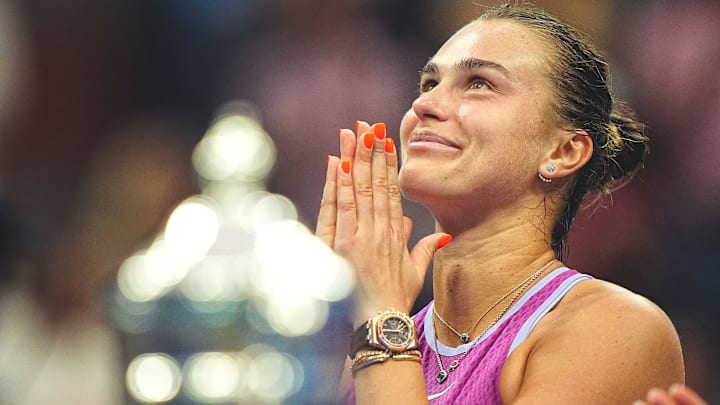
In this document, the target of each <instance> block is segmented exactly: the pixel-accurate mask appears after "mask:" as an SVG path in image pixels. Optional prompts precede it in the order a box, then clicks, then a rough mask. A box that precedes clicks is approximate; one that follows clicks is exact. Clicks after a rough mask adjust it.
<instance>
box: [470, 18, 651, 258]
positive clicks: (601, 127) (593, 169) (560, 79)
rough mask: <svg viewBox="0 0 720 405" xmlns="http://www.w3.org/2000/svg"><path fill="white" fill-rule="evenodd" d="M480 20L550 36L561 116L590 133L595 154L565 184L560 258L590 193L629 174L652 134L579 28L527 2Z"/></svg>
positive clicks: (557, 241) (556, 241)
mask: <svg viewBox="0 0 720 405" xmlns="http://www.w3.org/2000/svg"><path fill="white" fill-rule="evenodd" d="M478 20H483V21H488V20H510V21H514V22H516V23H520V24H522V25H524V26H526V27H529V28H531V29H532V30H534V31H535V32H536V33H538V34H540V35H541V36H542V37H544V38H546V39H548V40H549V43H550V44H551V45H552V48H553V51H554V54H553V55H552V56H551V57H550V58H548V59H547V60H548V63H549V64H550V72H551V75H553V77H552V79H553V83H555V89H554V91H555V97H554V99H555V101H554V103H553V104H554V105H553V108H554V111H555V113H556V114H557V118H559V120H560V122H564V123H569V124H570V125H572V126H573V127H574V128H576V129H582V130H585V131H586V132H587V133H588V135H589V136H590V137H591V138H592V142H593V153H592V156H591V157H590V159H589V161H588V162H587V163H586V164H585V165H584V166H583V167H582V168H581V169H580V170H579V171H578V172H577V174H576V175H575V178H574V181H573V182H572V184H570V185H569V187H568V188H567V190H566V192H565V195H564V199H565V204H564V205H563V207H562V210H561V212H560V213H559V215H558V216H557V219H556V222H555V224H554V226H553V230H552V237H551V246H552V248H553V250H554V251H555V254H556V255H557V256H558V257H559V258H561V259H562V258H563V256H565V253H566V252H565V251H566V240H567V236H568V233H569V231H570V226H571V225H572V222H573V220H574V219H575V215H576V214H577V211H578V209H579V208H580V206H581V204H582V202H583V200H584V198H585V197H586V195H588V194H594V195H595V196H596V197H602V196H604V195H607V194H609V193H610V191H612V190H613V189H616V188H617V187H618V186H620V185H622V184H623V183H624V182H625V181H626V180H629V179H630V177H631V176H632V174H633V173H634V172H635V171H636V170H637V169H638V168H640V167H641V166H642V163H643V160H644V158H645V155H646V154H647V150H648V147H647V141H648V137H647V136H646V135H645V133H644V126H643V124H642V123H640V122H639V121H638V120H637V118H636V116H635V114H634V112H633V111H632V110H631V109H630V108H629V107H628V106H627V105H626V104H624V103H622V102H621V101H618V100H616V99H615V98H614V97H613V95H612V92H611V89H610V85H609V77H608V76H609V74H608V67H607V62H606V61H605V59H604V58H603V56H602V55H601V54H600V52H598V51H597V50H596V49H595V47H594V46H593V45H592V43H591V42H590V41H589V40H588V39H586V38H585V37H584V36H583V35H581V34H580V33H579V32H578V31H576V30H575V29H573V28H572V27H570V26H569V25H567V24H565V23H563V22H561V21H559V20H558V19H557V18H555V17H553V16H551V15H549V14H547V13H546V12H544V11H542V10H538V9H535V8H534V7H532V6H525V5H523V6H519V5H509V4H506V5H503V6H499V7H494V8H489V9H487V10H486V11H485V12H484V13H483V14H482V15H481V16H480V17H479V18H478Z"/></svg>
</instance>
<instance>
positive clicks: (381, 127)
mask: <svg viewBox="0 0 720 405" xmlns="http://www.w3.org/2000/svg"><path fill="white" fill-rule="evenodd" d="M372 129H373V132H375V136H376V137H377V139H383V138H385V133H386V128H385V123H384V122H378V123H377V124H373V126H372Z"/></svg>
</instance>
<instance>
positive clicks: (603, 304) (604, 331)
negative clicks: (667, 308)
mask: <svg viewBox="0 0 720 405" xmlns="http://www.w3.org/2000/svg"><path fill="white" fill-rule="evenodd" d="M544 321H545V322H541V323H540V324H539V325H538V335H539V336H538V337H539V339H540V340H538V341H537V344H538V345H539V346H542V345H544V344H550V345H552V343H551V342H553V341H558V340H559V341H560V342H568V343H569V342H575V344H585V345H590V346H591V347H595V348H597V349H600V350H603V351H605V352H606V353H611V352H615V351H618V352H619V351H624V352H625V358H627V359H633V358H639V357H642V356H648V357H653V356H657V355H659V354H661V353H662V354H664V355H670V354H677V356H676V357H680V340H679V338H678V336H677V332H676V331H675V327H674V326H673V324H672V322H671V320H670V318H669V317H668V316H667V315H666V314H665V312H664V311H663V310H662V309H661V308H660V307H658V306H657V305H656V304H655V303H654V302H652V301H650V300H649V299H647V298H645V297H643V296H641V295H639V294H636V293H633V292H632V291H630V290H628V289H626V288H623V287H620V286H618V285H616V284H613V283H610V282H607V281H602V280H596V279H592V280H586V281H584V282H582V283H578V284H577V285H576V286H575V287H574V288H573V289H572V290H571V291H570V292H568V294H567V296H566V297H565V298H564V299H563V300H561V301H560V303H559V304H558V305H557V307H556V308H555V309H554V310H553V311H551V312H550V313H549V314H548V316H547V319H545V320H544Z"/></svg>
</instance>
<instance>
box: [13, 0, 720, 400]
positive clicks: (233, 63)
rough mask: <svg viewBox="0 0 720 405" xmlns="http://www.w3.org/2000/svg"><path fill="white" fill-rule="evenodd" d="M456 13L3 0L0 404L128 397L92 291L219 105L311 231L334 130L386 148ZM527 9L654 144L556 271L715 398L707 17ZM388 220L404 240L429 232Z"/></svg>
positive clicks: (712, 125)
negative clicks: (568, 34)
mask: <svg viewBox="0 0 720 405" xmlns="http://www.w3.org/2000/svg"><path fill="white" fill-rule="evenodd" d="M473 3H476V2H472V1H441V0H385V1H382V0H292V1H281V0H213V1H208V0H183V1H179V2H165V1H157V0H126V1H122V2H119V1H111V0H99V1H98V0H59V1H53V2H46V1H39V0H25V1H14V0H0V131H1V132H0V283H1V284H0V403H2V404H10V405H16V404H18V405H20V404H23V405H24V404H28V405H29V404H33V405H44V404H56V405H63V404H68V405H70V404H72V405H82V404H99V403H102V404H108V405H112V404H127V403H134V402H133V399H132V398H130V397H129V396H128V394H127V392H126V387H125V369H126V367H127V364H128V362H129V360H130V359H129V358H128V356H129V354H128V347H127V341H128V337H127V336H123V333H127V332H121V331H118V330H117V328H116V327H115V326H114V325H113V323H112V322H111V321H109V319H108V318H109V317H108V312H109V310H108V305H109V304H108V299H107V297H108V296H109V295H111V294H112V291H113V289H114V288H115V284H116V276H117V272H118V269H119V266H120V265H121V263H122V262H123V261H124V260H125V259H126V258H127V257H128V256H130V255H131V254H132V253H133V252H134V251H136V250H137V249H140V248H142V247H143V246H146V245H147V244H148V243H150V242H151V240H152V238H153V237H154V236H155V234H156V233H157V231H158V230H159V229H160V228H162V227H163V226H164V223H165V221H166V220H167V219H168V215H169V214H170V212H171V211H172V209H173V208H174V207H175V206H176V205H177V204H178V203H179V202H181V201H182V200H184V199H185V198H187V197H188V196H190V195H193V194H194V193H197V192H198V191H199V189H200V187H201V184H200V183H201V182H200V181H199V179H198V176H197V174H196V173H195V172H194V170H193V166H192V156H191V155H192V151H193V148H194V147H195V145H196V144H197V143H198V142H199V141H200V139H201V137H202V136H203V133H204V132H205V131H206V129H207V128H208V127H209V125H210V124H211V122H212V121H213V119H214V118H215V117H216V116H217V113H218V108H220V106H221V105H223V104H224V103H226V102H228V101H231V100H243V101H246V102H249V103H251V104H252V105H254V106H255V108H256V110H257V112H258V113H259V119H260V121H261V123H262V125H263V126H264V128H265V130H266V131H267V132H268V133H269V134H270V136H271V137H272V140H273V142H274V144H275V148H276V149H277V153H276V156H277V159H276V162H275V165H274V169H273V171H272V172H271V173H270V175H269V176H268V177H267V179H266V182H265V185H266V187H267V189H268V190H269V191H271V192H273V193H278V194H281V195H284V196H286V197H288V198H289V199H290V200H291V201H292V202H293V203H294V204H295V206H296V208H297V212H298V218H299V220H300V221H301V222H303V223H304V224H306V225H307V226H308V227H310V228H313V224H314V221H315V215H316V210H317V206H318V202H319V197H320V193H321V188H322V185H323V177H324V172H325V156H326V155H327V154H329V153H335V152H336V150H337V131H338V128H340V127H348V128H349V127H352V126H353V125H354V121H355V120H356V119H364V120H366V121H369V122H386V123H387V126H388V134H397V131H398V129H399V122H400V118H401V116H402V114H403V113H404V111H405V110H406V109H407V108H408V107H409V106H410V103H411V101H412V100H413V98H414V97H415V94H416V86H417V79H418V74H417V71H418V69H419V68H420V67H422V65H423V64H424V62H425V61H426V60H427V58H428V57H429V56H431V55H432V53H433V52H434V50H435V49H436V48H437V47H438V46H439V45H440V44H441V43H442V42H443V41H444V39H446V38H447V36H448V35H450V34H451V33H452V32H454V31H455V30H456V29H457V28H459V27H460V26H462V25H463V24H464V23H466V22H467V21H468V20H469V19H471V18H472V17H473V16H476V15H479V13H480V11H481V8H480V6H478V5H475V4H473ZM484 3H487V4H495V3H496V2H484ZM535 4H537V5H538V6H540V7H542V8H545V9H547V10H548V11H550V12H552V13H554V14H556V15H558V16H560V17H561V18H563V19H565V20H567V21H569V22H571V23H572V24H573V25H574V26H576V27H578V28H580V29H581V30H582V31H584V32H585V33H586V34H588V35H589V36H590V37H592V38H593V39H594V40H595V42H596V43H597V44H598V45H599V47H600V48H601V49H604V50H605V51H606V54H607V55H608V56H609V60H610V63H611V71H612V75H613V83H614V91H615V92H616V93H617V94H618V95H620V96H621V97H622V98H624V99H625V100H627V101H628V102H629V103H630V105H631V106H633V108H634V109H635V110H636V111H637V112H638V114H639V116H640V117H641V119H642V120H643V121H644V122H646V123H647V125H648V128H649V135H650V137H651V153H650V155H649V158H648V161H647V163H646V168H645V170H644V171H642V172H641V173H640V174H639V175H638V176H637V177H636V178H635V179H634V180H633V181H632V182H631V183H630V184H629V185H628V186H627V187H625V188H622V189H620V190H618V191H616V192H615V193H614V194H613V197H612V199H608V200H605V201H602V202H600V204H599V205H594V206H589V207H587V209H585V210H584V211H583V212H582V213H581V214H580V216H579V218H578V220H577V222H576V227H575V230H574V231H573V232H574V233H572V234H571V243H570V255H569V260H568V261H567V262H568V264H569V265H570V266H572V267H575V268H577V269H580V270H582V271H584V272H587V273H590V274H592V275H594V276H596V277H598V278H603V279H608V280H611V281H615V282H617V283H619V284H621V285H623V286H625V287H627V288H629V289H631V290H633V291H636V292H639V293H641V294H643V295H646V296H648V297H649V298H651V299H652V300H654V301H655V302H657V303H658V304H659V305H660V306H661V307H662V308H663V309H664V310H665V311H666V312H667V313H668V315H669V316H670V317H671V318H672V320H673V322H674V323H675V325H676V326H677V328H678V331H679V334H680V337H681V339H682V343H683V348H684V351H685V356H686V363H687V382H688V384H689V385H691V386H693V387H695V388H696V389H697V391H699V392H700V393H701V394H703V395H704V396H705V397H706V398H708V399H709V402H710V403H714V402H717V403H720V347H719V346H718V345H717V342H718V341H720V322H718V320H719V319H720V300H719V299H718V296H720V295H719V294H718V292H720V264H719V263H720V249H718V247H720V210H719V209H718V207H719V206H720V159H718V158H717V156H718V154H720V79H718V76H717V75H716V74H715V70H716V66H718V64H720V4H717V3H716V2H714V1H711V0H705V1H703V0H697V1H691V2H667V1H662V0H645V1H637V0H634V1H617V0H611V1H596V0H584V1H574V0H554V1H553V0H544V1H536V2H535ZM395 137H396V135H395ZM406 211H407V215H408V216H410V217H412V218H413V219H414V220H415V222H416V227H415V230H414V236H413V239H414V240H416V239H417V238H418V237H419V236H421V235H423V234H425V233H428V232H430V231H431V230H432V227H433V223H432V220H431V218H429V217H428V215H427V214H426V213H425V212H424V211H423V210H422V209H421V208H420V207H418V206H415V205H413V204H408V206H407V209H406ZM298 271H302V269H298ZM430 295H431V291H430V285H429V284H428V285H427V287H426V288H425V290H424V292H423V294H422V295H421V297H420V299H419V301H418V304H417V306H418V307H419V306H420V305H421V304H423V303H424V302H426V301H427V300H429V299H430ZM167 338H168V339H172V338H171V337H167ZM136 344H137V343H136ZM337 372H338V373H339V372H340V370H337ZM318 401H319V400H318ZM177 403H190V402H179V400H178V402H177Z"/></svg>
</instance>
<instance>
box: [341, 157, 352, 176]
mask: <svg viewBox="0 0 720 405" xmlns="http://www.w3.org/2000/svg"><path fill="white" fill-rule="evenodd" d="M340 168H341V169H342V171H344V172H345V173H346V174H350V161H349V160H347V159H343V161H342V162H340Z"/></svg>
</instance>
